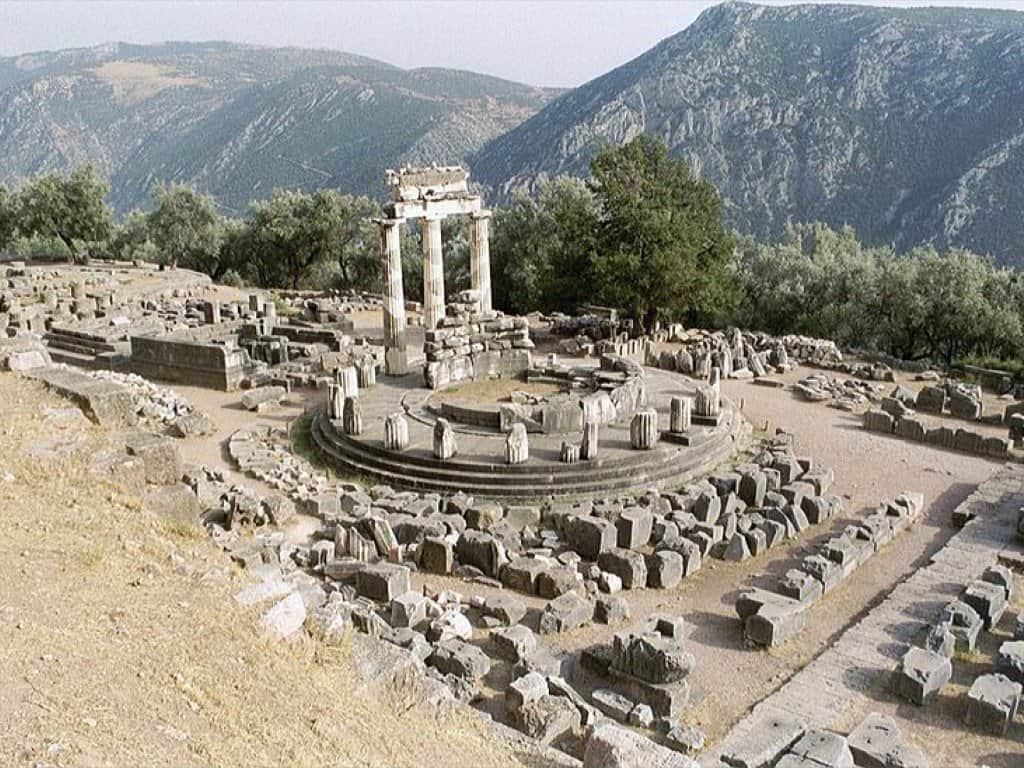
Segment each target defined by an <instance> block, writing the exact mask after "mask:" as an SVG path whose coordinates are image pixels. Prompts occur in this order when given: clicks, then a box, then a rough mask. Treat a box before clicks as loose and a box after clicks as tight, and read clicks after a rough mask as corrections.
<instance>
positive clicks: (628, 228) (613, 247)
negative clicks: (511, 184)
mask: <svg viewBox="0 0 1024 768" xmlns="http://www.w3.org/2000/svg"><path fill="white" fill-rule="evenodd" d="M590 171H591V175H592V177H593V180H592V182H591V183H592V188H593V190H594V193H595V195H596V196H597V199H598V201H599V202H600V204H601V220H600V226H599V232H598V243H599V247H598V250H597V255H596V259H595V267H596V272H597V285H598V289H599V292H600V294H601V296H603V297H604V299H605V301H607V302H608V303H611V304H615V305H618V306H621V307H624V308H625V309H627V311H628V312H629V314H630V315H631V316H632V318H633V320H634V324H635V325H634V327H635V330H636V332H638V333H643V332H645V331H646V330H647V329H649V328H650V327H651V325H652V324H653V323H654V321H655V320H657V319H658V317H659V315H660V314H661V313H662V312H664V311H669V312H671V313H672V314H675V315H679V314H683V313H685V314H686V315H688V316H689V317H690V319H691V320H692V319H695V318H696V317H699V316H700V315H702V314H706V313H709V312H712V311H715V310H717V309H718V308H719V307H720V306H721V305H722V304H724V303H725V300H726V298H727V292H728V290H729V289H730V287H731V284H730V283H729V281H727V280H726V279H725V278H726V276H727V267H728V265H729V263H730V260H731V258H732V255H733V245H734V244H733V238H732V236H731V235H730V234H729V233H728V232H727V231H726V230H725V229H724V227H723V226H722V210H721V209H722V206H721V200H720V198H719V196H718V191H717V190H716V189H715V187H714V186H713V185H712V184H711V183H710V182H708V181H705V180H701V179H697V178H696V177H694V176H693V174H692V173H691V172H690V169H689V167H688V166H687V165H686V163H685V162H684V161H683V160H681V159H677V158H673V157H670V156H669V154H668V152H667V151H666V149H665V145H664V144H663V143H661V142H660V141H657V140H655V139H652V138H650V137H648V136H640V137H638V138H636V139H634V140H633V141H631V142H629V143H628V144H626V145H624V146H622V147H614V148H607V149H604V150H602V151H601V152H600V153H599V154H598V155H597V157H595V158H594V161H593V162H592V163H591V166H590Z"/></svg>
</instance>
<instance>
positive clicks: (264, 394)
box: [242, 386, 288, 411]
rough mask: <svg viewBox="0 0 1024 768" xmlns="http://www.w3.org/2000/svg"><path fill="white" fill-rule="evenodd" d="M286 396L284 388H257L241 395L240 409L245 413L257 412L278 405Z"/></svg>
mask: <svg viewBox="0 0 1024 768" xmlns="http://www.w3.org/2000/svg"><path fill="white" fill-rule="evenodd" d="M287 395H288V392H287V391H286V390H285V388H284V387H277V386H273V387H257V388H256V389H250V390H248V391H247V392H246V393H245V394H243V395H242V407H243V408H245V409H246V410H247V411H259V410H261V409H265V408H267V407H272V406H276V405H280V404H281V401H282V400H284V399H285V397H286V396H287Z"/></svg>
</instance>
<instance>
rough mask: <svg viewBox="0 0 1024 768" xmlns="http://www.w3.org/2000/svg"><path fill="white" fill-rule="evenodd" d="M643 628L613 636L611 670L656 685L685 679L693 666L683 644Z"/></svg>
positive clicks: (691, 655)
mask: <svg viewBox="0 0 1024 768" xmlns="http://www.w3.org/2000/svg"><path fill="white" fill-rule="evenodd" d="M645 629H646V628H641V629H639V630H634V631H630V632H620V633H617V634H616V635H615V638H614V640H613V643H612V668H613V669H615V670H616V671H618V672H622V673H623V674H627V675H631V676H633V677H635V678H637V679H639V680H643V681H645V682H648V683H654V684H657V685H665V684H668V683H678V682H680V681H681V680H685V679H686V677H687V675H689V674H690V672H691V671H693V667H694V665H695V663H696V662H695V660H694V656H693V654H692V653H690V652H688V651H687V650H686V644H685V641H684V640H683V639H682V638H676V637H667V636H665V635H661V634H658V633H657V632H652V631H645Z"/></svg>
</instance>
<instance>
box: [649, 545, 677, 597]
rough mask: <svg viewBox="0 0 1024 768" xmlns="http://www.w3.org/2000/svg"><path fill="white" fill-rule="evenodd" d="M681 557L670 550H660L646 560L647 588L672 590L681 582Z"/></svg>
mask: <svg viewBox="0 0 1024 768" xmlns="http://www.w3.org/2000/svg"><path fill="white" fill-rule="evenodd" d="M684 570H685V564H684V561H683V556H682V555H680V554H679V553H678V552H673V551H671V550H667V549H664V550H660V551H658V552H655V553H654V554H653V555H650V556H649V557H648V558H647V586H648V587H651V588H653V589H672V588H673V587H675V586H676V585H677V584H679V582H680V581H682V580H683V571H684Z"/></svg>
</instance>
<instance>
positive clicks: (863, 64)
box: [0, 2, 1024, 265]
mask: <svg viewBox="0 0 1024 768" xmlns="http://www.w3.org/2000/svg"><path fill="white" fill-rule="evenodd" d="M567 55H571V54H567ZM641 133H647V134H651V135H654V136H657V137H660V138H661V139H663V140H664V141H665V142H666V144H667V145H668V146H669V148H670V150H671V151H672V152H673V153H675V154H679V155H681V156H683V157H685V158H686V159H687V161H688V162H689V163H690V164H691V166H692V167H693V168H694V169H695V170H696V171H697V172H698V173H699V174H701V175H702V176H704V177H706V178H708V179H710V180H711V181H713V182H714V183H715V184H716V185H717V186H718V187H719V188H720V189H721V191H722V194H723V198H724V201H725V211H726V215H727V217H728V221H729V223H730V224H731V225H732V226H735V227H736V228H737V229H739V230H740V231H741V232H745V233H749V234H753V235H756V236H759V237H772V236H776V235H778V234H779V233H780V232H781V231H782V230H783V228H784V227H785V224H786V222H787V221H804V222H806V221H811V220H815V219H818V220H822V221H825V222H827V223H829V224H830V225H832V226H841V225H843V224H851V225H853V226H854V227H855V228H856V229H857V231H858V233H859V234H860V236H861V237H862V239H864V240H865V241H866V242H868V243H870V244H889V243H892V244H894V245H895V246H896V247H897V248H898V249H900V250H904V249H907V248H910V247H912V246H914V245H917V244H922V243H933V244H935V245H936V246H938V247H940V248H946V247H950V246H963V247H967V248H970V249H972V250H975V251H978V252H981V253H991V254H993V255H994V256H995V257H996V258H997V259H998V260H1000V261H1001V262H1003V263H1011V264H1018V265H1021V264H1024V246H1022V245H1021V244H1022V243H1024V215H1022V213H1024V13H1020V12H1015V11H989V10H978V9H971V10H963V9H954V8H939V9H936V8H927V9H925V8H919V9H893V8H873V7H868V6H843V5H799V6H790V7H778V6H771V7H765V6H758V5H752V4H750V3H742V2H727V3H723V4H721V5H718V6H715V7H713V8H711V9H709V10H707V11H705V12H704V13H703V14H701V16H700V17H699V18H698V19H697V20H696V21H695V22H694V23H693V24H691V25H690V26H689V27H687V28H686V29H684V30H683V31H681V32H679V33H677V34H674V35H673V36H671V37H668V38H666V39H665V40H663V41H662V42H661V43H659V44H658V45H656V46H655V47H654V48H652V49H650V50H649V51H647V52H646V53H644V54H642V55H641V56H639V57H637V58H636V59H634V60H633V61H630V62H628V63H627V64H625V65H623V66H621V67H618V68H616V69H614V70H612V71H610V72H608V73H606V74H605V75H602V76H601V77H599V78H597V79H595V80H593V81H591V82H589V83H586V84H584V85H582V86H580V87H579V88H576V89H573V90H570V91H564V92H563V91H558V90H556V89H545V88H538V87H533V86H528V85H521V84H518V83H512V82H508V81H505V80H501V79H499V78H494V77H488V76H485V75H479V74H475V73H472V72H464V71H455V70H446V69H436V68H424V69H415V70H403V69H400V68H398V67H395V66H392V65H390V64H386V63H383V62H379V61H375V60H373V59H369V58H366V57H362V56H356V55H352V54H347V53H342V52H337V51H323V50H303V49H298V48H264V47H257V46H246V45H237V44H232V43H216V42H214V43H167V44H163V45H129V44H124V43H115V44H110V45H104V46H97V47H94V48H82V49H72V50H65V51H52V52H41V53H34V54H27V55H24V56H17V57H9V58H0V158H2V159H0V183H6V184H8V185H12V184H14V183H16V182H17V181H18V180H20V179H22V178H24V177H26V176H30V175H32V174H36V173H40V172H44V171H49V170H67V169H68V168H70V167H73V166H74V165H76V164H79V163H83V162H92V163H95V164H96V165H97V166H98V167H99V169H100V171H101V172H102V173H103V174H104V175H106V176H107V177H108V178H109V179H110V180H111V199H112V202H113V203H114V204H115V206H116V208H117V209H118V210H119V211H124V210H127V209H129V208H132V207H137V206H144V205H146V204H147V203H148V191H149V189H150V187H151V186H152V185H153V183H155V182H156V181H160V180H171V181H183V182H187V183H190V184H193V185H195V186H196V187H198V188H199V189H201V190H203V191H207V192H209V193H210V194H212V195H213V196H214V197H215V199H216V201H217V203H218V205H219V206H220V208H221V210H222V211H223V212H224V213H228V214H236V213H241V212H242V211H244V209H245V206H246V205H247V203H248V202H249V201H250V200H251V199H252V198H254V197H261V196H264V195H266V194H269V192H270V190H271V189H272V188H273V187H275V186H284V187H290V188H300V189H307V190H309V189H314V188H319V187H336V188H340V189H342V190H343V191H347V192H356V193H368V194H374V195H379V194H381V193H382V192H383V190H382V184H381V178H382V171H383V169H384V168H386V167H395V166H399V165H401V164H403V163H421V162H435V161H436V162H449V161H461V162H464V163H468V165H469V166H470V168H471V171H472V181H473V182H474V183H479V184H482V185H483V186H484V188H485V190H486V192H487V194H488V199H489V201H490V202H491V203H494V204H497V203H500V202H507V201H508V200H509V199H510V197H511V195H512V194H513V193H514V192H515V191H516V190H531V189H534V188H535V187H536V184H537V182H538V180H540V179H543V178H545V177H551V176H554V175H557V174H563V173H568V174H574V175H580V176H585V175H586V174H587V169H588V165H589V162H590V160H591V159H592V157H593V156H594V154H595V153H596V152H597V151H598V150H599V149H600V148H601V147H603V146H605V145H607V144H621V143H623V142H625V141H628V140H629V139H631V138H633V137H634V136H637V135H639V134H641Z"/></svg>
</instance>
